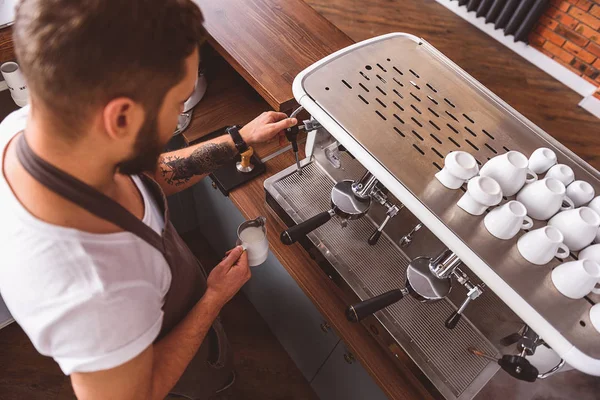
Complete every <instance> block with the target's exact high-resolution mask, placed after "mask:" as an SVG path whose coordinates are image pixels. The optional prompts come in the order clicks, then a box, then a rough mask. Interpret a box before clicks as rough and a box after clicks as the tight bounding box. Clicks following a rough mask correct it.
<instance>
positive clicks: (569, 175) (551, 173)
mask: <svg viewBox="0 0 600 400" xmlns="http://www.w3.org/2000/svg"><path fill="white" fill-rule="evenodd" d="M545 178H556V179H558V180H559V181H561V182H562V184H563V185H565V186H569V185H570V184H571V182H573V181H574V180H575V173H574V172H573V169H571V167H569V166H568V165H565V164H556V165H555V166H553V167H552V168H550V169H549V170H548V172H546V176H545Z"/></svg>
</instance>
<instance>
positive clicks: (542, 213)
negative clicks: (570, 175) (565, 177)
mask: <svg viewBox="0 0 600 400" xmlns="http://www.w3.org/2000/svg"><path fill="white" fill-rule="evenodd" d="M566 192H567V190H566V188H565V185H564V184H563V183H562V182H561V181H559V180H558V179H555V178H544V179H540V180H539V181H536V182H533V183H530V184H528V185H525V187H524V188H523V189H521V191H520V192H519V193H518V194H517V201H520V202H521V203H523V205H524V206H525V208H527V215H529V216H530V217H531V218H533V219H538V220H541V221H545V220H547V219H549V218H551V217H552V216H553V215H554V214H556V213H557V212H558V211H565V210H570V209H572V208H575V206H574V205H573V201H572V200H571V199H569V198H568V197H566Z"/></svg>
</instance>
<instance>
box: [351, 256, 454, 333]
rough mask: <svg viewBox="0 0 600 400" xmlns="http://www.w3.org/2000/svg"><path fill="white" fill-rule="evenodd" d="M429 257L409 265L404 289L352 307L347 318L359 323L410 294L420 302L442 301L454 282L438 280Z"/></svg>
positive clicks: (416, 259) (419, 258)
mask: <svg viewBox="0 0 600 400" xmlns="http://www.w3.org/2000/svg"><path fill="white" fill-rule="evenodd" d="M431 263H432V259H431V258H429V257H417V258H415V259H414V260H412V261H411V262H410V263H409V264H408V268H407V269H406V284H405V286H404V287H403V288H402V289H394V290H390V291H389V292H386V293H383V294H380V295H379V296H375V297H373V298H370V299H368V300H364V301H361V302H359V303H356V304H354V305H351V306H350V307H348V308H347V309H346V317H347V318H348V320H349V321H351V322H358V321H360V320H362V319H363V318H365V317H367V316H369V315H371V314H374V313H376V312H377V311H379V310H382V309H384V308H386V307H388V306H390V305H392V304H394V303H396V302H398V301H400V300H401V299H402V298H403V297H404V296H405V295H407V294H410V295H411V296H412V297H414V298H416V299H417V300H419V301H420V302H423V303H429V302H433V301H437V300H441V299H443V298H444V297H446V296H447V295H448V293H450V289H451V288H452V282H451V280H450V277H449V276H448V277H444V278H441V279H440V278H438V277H437V276H436V275H434V274H433V273H432V271H431V268H430V264H431Z"/></svg>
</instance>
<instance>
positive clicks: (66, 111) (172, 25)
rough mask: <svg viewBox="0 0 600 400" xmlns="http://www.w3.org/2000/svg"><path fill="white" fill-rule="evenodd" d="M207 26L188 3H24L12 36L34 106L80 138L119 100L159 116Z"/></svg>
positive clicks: (97, 0) (60, 0)
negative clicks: (94, 112) (88, 123)
mask: <svg viewBox="0 0 600 400" xmlns="http://www.w3.org/2000/svg"><path fill="white" fill-rule="evenodd" d="M202 23H203V17H202V13H201V12H200V9H199V8H198V6H197V5H196V4H195V3H193V2H192V1H191V0H21V2H20V3H19V5H18V6H17V12H16V21H15V25H14V27H13V38H14V43H15V50H16V54H17V59H18V62H19V64H20V66H21V69H22V70H23V74H24V75H25V78H26V80H27V84H28V86H29V90H30V92H31V94H32V98H33V99H34V101H40V102H41V103H43V106H44V108H46V109H48V110H50V111H51V112H52V114H53V115H54V116H56V117H57V118H58V119H59V120H61V122H62V123H64V125H65V126H67V127H72V128H74V129H73V132H76V131H77V130H78V128H79V127H80V124H81V123H82V122H83V121H85V119H86V118H87V117H88V116H89V111H90V110H91V109H92V108H95V107H103V106H104V105H105V104H107V103H108V102H109V101H110V100H112V99H114V98H116V97H119V96H126V97H129V98H131V99H132V100H134V101H136V102H139V103H141V104H142V105H143V106H144V107H145V109H146V110H147V111H148V112H157V111H158V108H159V107H160V104H162V101H163V99H164V96H165V94H166V93H167V91H168V90H169V89H170V88H171V87H173V86H174V85H175V84H177V83H178V82H180V81H181V79H183V76H184V74H185V59H186V58H187V57H188V56H189V55H190V54H192V52H193V51H194V49H195V48H197V46H198V45H199V43H200V42H201V41H203V39H204V37H205V32H204V29H203V27H202Z"/></svg>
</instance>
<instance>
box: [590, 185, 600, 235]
mask: <svg viewBox="0 0 600 400" xmlns="http://www.w3.org/2000/svg"><path fill="white" fill-rule="evenodd" d="M587 206H588V207H589V208H591V209H592V210H594V211H596V214H598V215H600V196H597V197H595V198H594V199H593V200H592V201H590V202H589V203H588V205H587ZM594 243H600V229H598V232H596V239H594Z"/></svg>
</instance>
